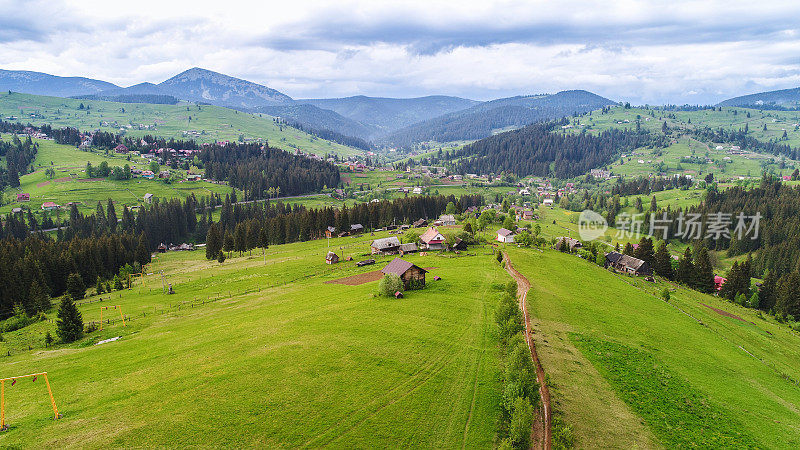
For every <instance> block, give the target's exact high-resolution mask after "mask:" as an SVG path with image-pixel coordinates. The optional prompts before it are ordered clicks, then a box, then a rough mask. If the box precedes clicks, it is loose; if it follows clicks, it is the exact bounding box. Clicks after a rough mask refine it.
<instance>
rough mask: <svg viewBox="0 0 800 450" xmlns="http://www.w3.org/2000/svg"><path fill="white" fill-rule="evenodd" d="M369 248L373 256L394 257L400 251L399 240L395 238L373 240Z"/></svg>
mask: <svg viewBox="0 0 800 450" xmlns="http://www.w3.org/2000/svg"><path fill="white" fill-rule="evenodd" d="M369 246H370V248H371V249H372V254H373V255H395V254H397V252H399V251H400V239H398V238H397V236H392V237H388V238H383V239H375V240H374V241H372V243H371V244H369Z"/></svg>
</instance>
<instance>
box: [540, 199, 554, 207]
mask: <svg viewBox="0 0 800 450" xmlns="http://www.w3.org/2000/svg"><path fill="white" fill-rule="evenodd" d="M542 204H543V205H544V206H550V207H552V206H553V199H552V198H546V199H544V200H542Z"/></svg>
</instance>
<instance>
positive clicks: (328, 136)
mask: <svg viewBox="0 0 800 450" xmlns="http://www.w3.org/2000/svg"><path fill="white" fill-rule="evenodd" d="M278 123H280V124H284V125H286V126H289V127H292V128H297V129H298V130H300V131H305V132H306V133H308V134H311V135H314V136H316V137H318V138H320V139H325V140H328V141H331V142H336V143H338V144H342V145H348V146H350V147H354V148H360V149H362V150H372V149H374V147H375V146H374V145H372V144H370V143H369V142H367V141H365V140H364V139H361V138H358V137H354V136H348V135H346V134H342V133H338V132H336V131H332V130H328V129H325V128H315V127H312V126H310V125H307V124H304V123H301V122H298V121H295V120H286V119H278Z"/></svg>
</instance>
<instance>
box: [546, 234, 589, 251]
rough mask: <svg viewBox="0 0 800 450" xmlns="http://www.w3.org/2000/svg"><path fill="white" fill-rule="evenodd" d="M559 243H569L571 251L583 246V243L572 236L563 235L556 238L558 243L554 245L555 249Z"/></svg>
mask: <svg viewBox="0 0 800 450" xmlns="http://www.w3.org/2000/svg"><path fill="white" fill-rule="evenodd" d="M559 245H567V246H569V251H570V252H573V251H575V250H576V249H579V248H581V247H583V243H582V242H581V241H579V240H577V239H573V238H571V237H566V236H561V237H557V238H556V243H555V244H554V245H553V248H554V249H558V246H559Z"/></svg>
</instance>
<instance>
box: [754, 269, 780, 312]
mask: <svg viewBox="0 0 800 450" xmlns="http://www.w3.org/2000/svg"><path fill="white" fill-rule="evenodd" d="M777 284H778V276H777V275H776V272H775V271H774V270H770V271H767V275H766V276H765V277H764V282H763V283H761V288H759V290H758V299H759V306H758V307H759V309H761V310H762V311H771V310H772V309H773V308H774V307H775V300H776V299H775V288H776V287H777Z"/></svg>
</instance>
